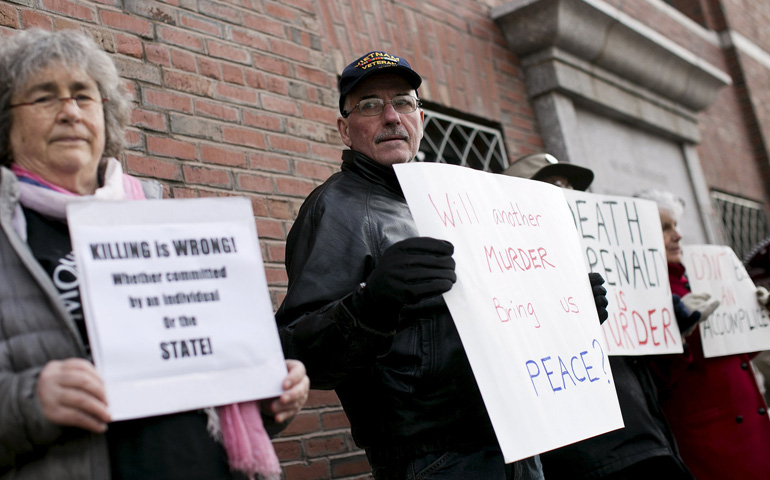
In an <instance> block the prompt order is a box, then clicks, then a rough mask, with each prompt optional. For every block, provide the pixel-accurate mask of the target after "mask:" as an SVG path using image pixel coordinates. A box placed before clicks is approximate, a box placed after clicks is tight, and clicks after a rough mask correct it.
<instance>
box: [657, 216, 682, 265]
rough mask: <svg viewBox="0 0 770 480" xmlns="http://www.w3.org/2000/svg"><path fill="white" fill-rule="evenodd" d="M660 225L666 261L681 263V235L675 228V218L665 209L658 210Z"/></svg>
mask: <svg viewBox="0 0 770 480" xmlns="http://www.w3.org/2000/svg"><path fill="white" fill-rule="evenodd" d="M659 213H660V227H661V228H662V229H663V243H664V245H665V247H666V261H668V263H682V247H681V245H679V241H680V240H682V236H681V235H679V231H678V230H677V229H676V225H677V223H676V220H674V217H673V216H672V215H671V213H669V212H668V211H666V210H660V211H659Z"/></svg>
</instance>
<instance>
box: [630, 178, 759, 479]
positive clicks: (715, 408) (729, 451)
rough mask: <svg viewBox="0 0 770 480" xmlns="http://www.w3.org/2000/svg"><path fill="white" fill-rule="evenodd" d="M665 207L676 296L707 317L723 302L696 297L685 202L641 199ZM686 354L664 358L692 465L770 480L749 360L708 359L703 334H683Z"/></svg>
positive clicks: (668, 398) (676, 428) (671, 407)
mask: <svg viewBox="0 0 770 480" xmlns="http://www.w3.org/2000/svg"><path fill="white" fill-rule="evenodd" d="M640 196H641V197H643V198H648V199H651V200H655V201H656V202H657V203H658V211H659V213H660V221H661V227H662V228H663V238H664V242H665V247H666V260H667V261H668V271H669V281H670V283H671V291H672V293H674V294H675V295H679V296H681V297H682V300H683V302H684V303H685V305H687V306H688V307H690V308H691V309H695V310H700V311H701V312H702V313H703V318H704V319H705V317H707V316H708V314H710V313H711V311H713V309H714V308H716V306H717V305H718V302H716V301H712V302H709V301H708V299H705V300H704V298H703V297H699V295H698V294H692V293H691V292H690V286H689V283H688V281H687V276H686V275H685V269H684V266H683V265H682V250H681V247H680V245H679V242H680V240H681V239H682V236H681V235H680V234H679V232H678V231H677V221H678V219H679V218H680V216H681V214H682V211H683V207H684V201H682V200H681V199H680V198H678V197H676V196H674V195H672V194H670V193H667V192H655V191H648V192H645V193H644V194H641V195H640ZM683 340H684V344H685V347H684V349H685V350H684V353H683V354H682V355H667V356H661V357H657V359H656V361H655V365H654V367H655V370H657V372H658V373H659V380H660V385H659V396H660V403H661V406H662V408H663V411H664V413H665V414H666V417H667V419H668V420H669V422H670V424H671V430H672V431H673V433H674V438H675V439H676V441H677V444H678V446H679V452H680V454H681V456H682V459H683V460H684V462H685V464H686V465H687V466H688V467H689V468H690V470H691V471H692V473H693V474H694V475H695V477H696V478H697V479H698V480H710V479H713V480H726V479H741V480H768V479H770V417H768V413H767V405H766V404H765V401H764V398H763V397H762V394H761V393H760V390H759V387H758V386H757V382H756V380H755V378H754V372H753V370H752V367H751V362H750V361H749V360H750V358H751V356H750V355H748V354H739V355H726V356H722V357H714V358H704V356H703V347H702V344H701V337H700V331H699V329H698V328H694V329H693V330H692V332H685V333H684V334H683Z"/></svg>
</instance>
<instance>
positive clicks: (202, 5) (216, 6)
mask: <svg viewBox="0 0 770 480" xmlns="http://www.w3.org/2000/svg"><path fill="white" fill-rule="evenodd" d="M198 9H199V11H200V13H202V14H204V15H208V16H211V17H214V18H219V19H222V20H226V21H228V22H230V23H235V24H240V23H241V16H242V15H241V12H240V10H237V9H235V8H232V7H230V6H226V5H224V4H223V3H214V2H211V1H209V0H199V2H198Z"/></svg>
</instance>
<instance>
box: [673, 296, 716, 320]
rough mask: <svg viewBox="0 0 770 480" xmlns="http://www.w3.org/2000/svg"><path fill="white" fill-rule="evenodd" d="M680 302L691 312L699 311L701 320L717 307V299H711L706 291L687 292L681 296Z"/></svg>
mask: <svg viewBox="0 0 770 480" xmlns="http://www.w3.org/2000/svg"><path fill="white" fill-rule="evenodd" d="M682 302H683V303H684V305H685V307H687V309H688V310H690V311H691V312H692V311H695V310H697V311H699V312H700V316H701V319H700V320H701V321H703V320H706V319H707V318H708V317H709V315H711V314H712V313H714V310H716V309H717V307H719V300H712V299H711V295H709V294H708V293H688V294H687V295H685V296H684V297H682Z"/></svg>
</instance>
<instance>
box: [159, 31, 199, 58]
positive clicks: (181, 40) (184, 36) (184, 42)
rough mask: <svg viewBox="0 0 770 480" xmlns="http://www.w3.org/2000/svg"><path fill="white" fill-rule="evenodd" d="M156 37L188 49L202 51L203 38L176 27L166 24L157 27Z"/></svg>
mask: <svg viewBox="0 0 770 480" xmlns="http://www.w3.org/2000/svg"><path fill="white" fill-rule="evenodd" d="M157 34H158V39H160V40H162V41H164V42H166V43H170V44H172V45H176V46H179V47H182V48H185V49H188V50H195V51H196V52H203V39H201V37H200V36H198V35H194V34H192V33H189V32H187V31H185V30H180V29H178V28H171V27H166V26H158V27H157Z"/></svg>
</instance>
